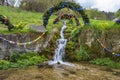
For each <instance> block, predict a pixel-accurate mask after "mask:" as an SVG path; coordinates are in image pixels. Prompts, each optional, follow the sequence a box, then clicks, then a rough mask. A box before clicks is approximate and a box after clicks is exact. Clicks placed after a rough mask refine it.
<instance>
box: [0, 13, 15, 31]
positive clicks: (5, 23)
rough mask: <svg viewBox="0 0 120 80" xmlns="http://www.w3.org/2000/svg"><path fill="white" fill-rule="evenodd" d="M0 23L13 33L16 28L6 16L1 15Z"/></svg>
mask: <svg viewBox="0 0 120 80" xmlns="http://www.w3.org/2000/svg"><path fill="white" fill-rule="evenodd" d="M0 22H1V23H2V24H4V25H6V26H8V30H9V31H11V29H13V28H15V26H14V25H13V24H12V23H11V22H10V21H9V19H8V18H7V17H6V16H3V15H0Z"/></svg>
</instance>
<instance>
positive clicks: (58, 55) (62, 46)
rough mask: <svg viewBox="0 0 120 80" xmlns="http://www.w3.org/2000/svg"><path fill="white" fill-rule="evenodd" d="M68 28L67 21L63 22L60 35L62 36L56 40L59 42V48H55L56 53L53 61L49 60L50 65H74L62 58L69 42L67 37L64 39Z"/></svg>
mask: <svg viewBox="0 0 120 80" xmlns="http://www.w3.org/2000/svg"><path fill="white" fill-rule="evenodd" d="M66 28H67V26H66V21H64V22H63V26H62V28H61V31H60V36H61V38H60V39H58V40H57V41H56V43H57V48H56V49H55V55H54V59H53V61H49V62H48V63H49V64H50V65H53V64H65V65H70V66H71V65H72V64H70V63H67V62H63V60H62V58H63V57H64V54H65V47H66V43H67V39H64V30H65V29H66Z"/></svg>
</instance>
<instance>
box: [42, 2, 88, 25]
mask: <svg viewBox="0 0 120 80" xmlns="http://www.w3.org/2000/svg"><path fill="white" fill-rule="evenodd" d="M65 7H66V8H70V9H71V10H73V11H77V12H79V13H80V14H81V16H82V18H83V21H84V24H85V25H86V24H89V23H90V21H89V18H88V16H87V15H86V14H85V12H84V9H83V8H82V7H81V6H80V5H78V4H76V3H73V2H60V3H59V4H57V5H54V7H51V8H50V9H49V10H48V11H46V12H45V13H44V15H43V26H45V27H46V26H47V24H48V20H49V18H50V16H51V15H52V13H54V12H57V11H59V10H61V9H62V8H65Z"/></svg>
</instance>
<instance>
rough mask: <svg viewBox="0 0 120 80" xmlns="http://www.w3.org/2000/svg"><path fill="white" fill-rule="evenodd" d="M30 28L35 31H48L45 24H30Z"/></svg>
mask: <svg viewBox="0 0 120 80" xmlns="http://www.w3.org/2000/svg"><path fill="white" fill-rule="evenodd" d="M30 28H31V29H32V30H33V31H35V32H45V31H46V29H45V27H44V26H38V25H30Z"/></svg>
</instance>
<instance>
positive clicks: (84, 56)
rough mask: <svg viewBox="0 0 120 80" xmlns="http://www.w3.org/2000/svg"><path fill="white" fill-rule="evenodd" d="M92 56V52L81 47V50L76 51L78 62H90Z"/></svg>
mask: <svg viewBox="0 0 120 80" xmlns="http://www.w3.org/2000/svg"><path fill="white" fill-rule="evenodd" d="M89 56H90V51H89V50H88V49H87V48H86V47H83V46H81V47H80V49H79V50H77V51H76V60H77V61H80V60H88V59H89Z"/></svg>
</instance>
